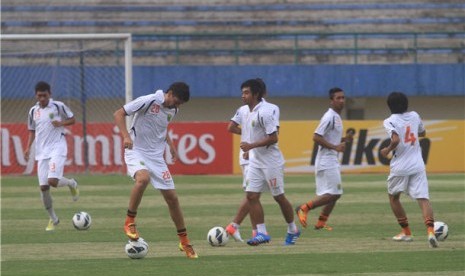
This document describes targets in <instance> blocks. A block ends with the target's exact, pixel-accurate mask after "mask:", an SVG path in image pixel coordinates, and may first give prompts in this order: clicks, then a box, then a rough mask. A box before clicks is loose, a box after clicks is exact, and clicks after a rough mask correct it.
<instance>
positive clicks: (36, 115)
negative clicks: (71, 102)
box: [27, 99, 74, 160]
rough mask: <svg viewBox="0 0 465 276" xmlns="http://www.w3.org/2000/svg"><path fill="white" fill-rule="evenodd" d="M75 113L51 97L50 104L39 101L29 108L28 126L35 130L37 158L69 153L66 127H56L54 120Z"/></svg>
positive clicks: (64, 118)
mask: <svg viewBox="0 0 465 276" xmlns="http://www.w3.org/2000/svg"><path fill="white" fill-rule="evenodd" d="M73 117H74V114H73V112H72V111H71V109H69V107H67V106H66V105H65V104H64V103H62V102H60V101H54V100H53V99H50V100H49V102H48V105H47V106H46V107H44V108H42V107H40V105H39V102H37V103H36V104H35V105H34V106H33V107H31V109H29V114H28V120H27V127H28V129H29V130H34V131H35V155H36V156H35V159H36V160H42V159H48V158H51V157H52V156H56V155H61V156H66V155H67V154H68V147H67V145H66V139H65V127H63V126H61V127H54V126H53V125H52V121H60V122H61V121H64V120H66V119H69V118H73Z"/></svg>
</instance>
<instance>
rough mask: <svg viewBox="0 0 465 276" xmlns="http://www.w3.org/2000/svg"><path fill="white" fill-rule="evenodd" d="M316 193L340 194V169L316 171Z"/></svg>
mask: <svg viewBox="0 0 465 276" xmlns="http://www.w3.org/2000/svg"><path fill="white" fill-rule="evenodd" d="M315 182H316V195H318V196H321V195H324V194H330V195H342V192H343V191H342V184H341V182H342V181H341V170H340V168H339V167H338V168H332V169H326V170H321V171H317V172H316V175H315Z"/></svg>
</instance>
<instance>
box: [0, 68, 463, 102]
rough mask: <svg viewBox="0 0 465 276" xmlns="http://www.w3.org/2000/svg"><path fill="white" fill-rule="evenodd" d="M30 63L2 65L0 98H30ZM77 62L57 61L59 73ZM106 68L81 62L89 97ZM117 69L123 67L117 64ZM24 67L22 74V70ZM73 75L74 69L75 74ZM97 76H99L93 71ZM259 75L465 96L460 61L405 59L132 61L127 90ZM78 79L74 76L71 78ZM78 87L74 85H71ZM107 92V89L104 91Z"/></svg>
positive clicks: (209, 90)
mask: <svg viewBox="0 0 465 276" xmlns="http://www.w3.org/2000/svg"><path fill="white" fill-rule="evenodd" d="M30 70H31V67H28V66H24V67H14V66H2V72H1V76H2V98H7V99H18V98H30V96H31V92H30V91H16V90H14V89H11V88H14V87H22V86H21V85H15V82H16V83H18V84H19V83H24V82H30V85H29V87H34V84H35V83H36V82H37V81H38V80H35V79H34V80H32V79H30V80H24V79H20V78H16V77H15V75H29V74H28V71H30ZM68 70H80V68H79V67H66V66H63V67H60V71H61V72H59V74H69V72H67V71H68ZM107 70H109V68H105V67H99V68H96V67H92V66H86V67H85V69H84V72H85V73H84V76H85V78H87V77H89V78H90V76H92V81H89V80H88V81H84V82H85V84H86V87H85V89H86V93H87V97H88V98H89V99H91V98H102V97H108V96H111V95H112V94H111V93H108V91H106V90H107V87H106V86H105V85H104V84H103V82H102V83H100V82H99V81H98V80H99V79H105V76H106V71H107ZM121 70H123V69H122V68H121ZM22 73H24V74H22ZM76 75H79V74H76ZM96 76H101V77H96ZM256 77H261V78H262V79H264V80H265V81H266V83H267V86H268V91H269V96H270V97H326V92H327V90H328V88H330V87H334V86H339V87H343V88H344V89H345V90H346V91H347V92H349V93H350V96H351V97H380V96H381V97H384V96H385V93H386V92H388V91H394V90H395V91H403V92H405V93H406V94H407V95H409V96H465V63H462V64H406V65H399V64H397V65H281V66H246V65H244V66H134V68H133V91H134V97H138V96H141V95H144V94H147V93H150V92H151V91H154V90H155V89H159V88H162V89H166V88H167V87H168V86H169V85H170V84H171V83H172V82H175V81H180V80H182V81H185V82H187V83H188V84H189V85H190V86H191V91H192V97H207V98H212V97H213V98H231V97H233V98H234V97H237V96H238V91H239V87H240V84H241V83H242V82H243V81H244V80H246V79H250V78H256ZM42 78H43V80H45V81H52V80H56V81H55V82H54V83H52V84H53V87H54V91H60V93H64V92H65V91H67V92H66V93H65V95H68V96H70V97H73V96H78V95H73V94H71V93H75V94H79V93H80V92H79V91H68V90H69V88H70V87H72V86H70V85H69V84H67V83H63V82H60V77H59V75H58V76H57V72H54V71H52V70H51V69H50V70H47V68H44V69H43V71H42ZM76 82H78V83H79V80H76ZM74 87H79V86H74ZM110 92H111V91H110Z"/></svg>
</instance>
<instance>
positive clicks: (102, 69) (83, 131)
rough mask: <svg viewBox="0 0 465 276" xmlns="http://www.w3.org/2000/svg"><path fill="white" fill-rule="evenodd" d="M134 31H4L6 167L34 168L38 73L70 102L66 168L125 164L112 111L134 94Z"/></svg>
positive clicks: (11, 170) (13, 170)
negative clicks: (31, 120) (30, 148)
mask: <svg viewBox="0 0 465 276" xmlns="http://www.w3.org/2000/svg"><path fill="white" fill-rule="evenodd" d="M131 47H132V46H131V35H130V34H88V35H79V34H73V35H71V34H68V35H2V36H1V109H2V111H1V114H2V117H1V122H2V126H1V139H2V140H1V146H2V149H1V150H2V157H1V162H2V174H19V173H23V174H30V173H33V172H34V171H35V166H34V162H31V161H30V162H26V160H25V159H24V154H23V152H24V147H25V146H26V143H27V137H28V131H27V124H26V122H27V113H28V111H29V109H30V108H31V107H32V106H33V105H34V104H35V103H36V99H35V93H34V87H35V84H36V83H37V82H39V81H45V82H48V83H49V84H50V85H51V90H52V91H51V92H52V98H53V99H54V100H58V101H62V102H64V103H65V104H66V105H67V106H69V107H70V108H71V110H72V111H73V113H74V116H75V118H76V124H75V125H73V126H71V127H67V128H66V139H67V142H68V159H67V162H66V166H65V172H67V173H79V172H105V173H106V172H122V171H123V170H124V168H123V166H122V164H123V160H122V158H123V157H122V149H121V143H122V141H121V138H120V135H119V131H118V129H117V128H116V127H115V126H114V123H113V113H114V111H115V110H116V109H118V108H120V107H121V106H122V105H123V104H124V103H125V102H128V101H130V100H131V99H132V83H131V81H132V60H131V59H132V49H131Z"/></svg>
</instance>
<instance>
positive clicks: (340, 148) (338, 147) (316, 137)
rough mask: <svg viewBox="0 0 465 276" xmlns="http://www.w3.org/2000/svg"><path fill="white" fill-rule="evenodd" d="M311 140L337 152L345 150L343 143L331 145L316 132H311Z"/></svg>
mask: <svg viewBox="0 0 465 276" xmlns="http://www.w3.org/2000/svg"><path fill="white" fill-rule="evenodd" d="M313 142H315V143H317V144H318V145H320V146H322V147H324V148H328V149H332V150H335V151H338V152H343V151H344V150H345V143H340V144H338V145H333V144H331V143H330V142H328V141H327V140H326V139H325V138H324V137H323V136H321V135H320V134H318V133H314V134H313Z"/></svg>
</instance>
